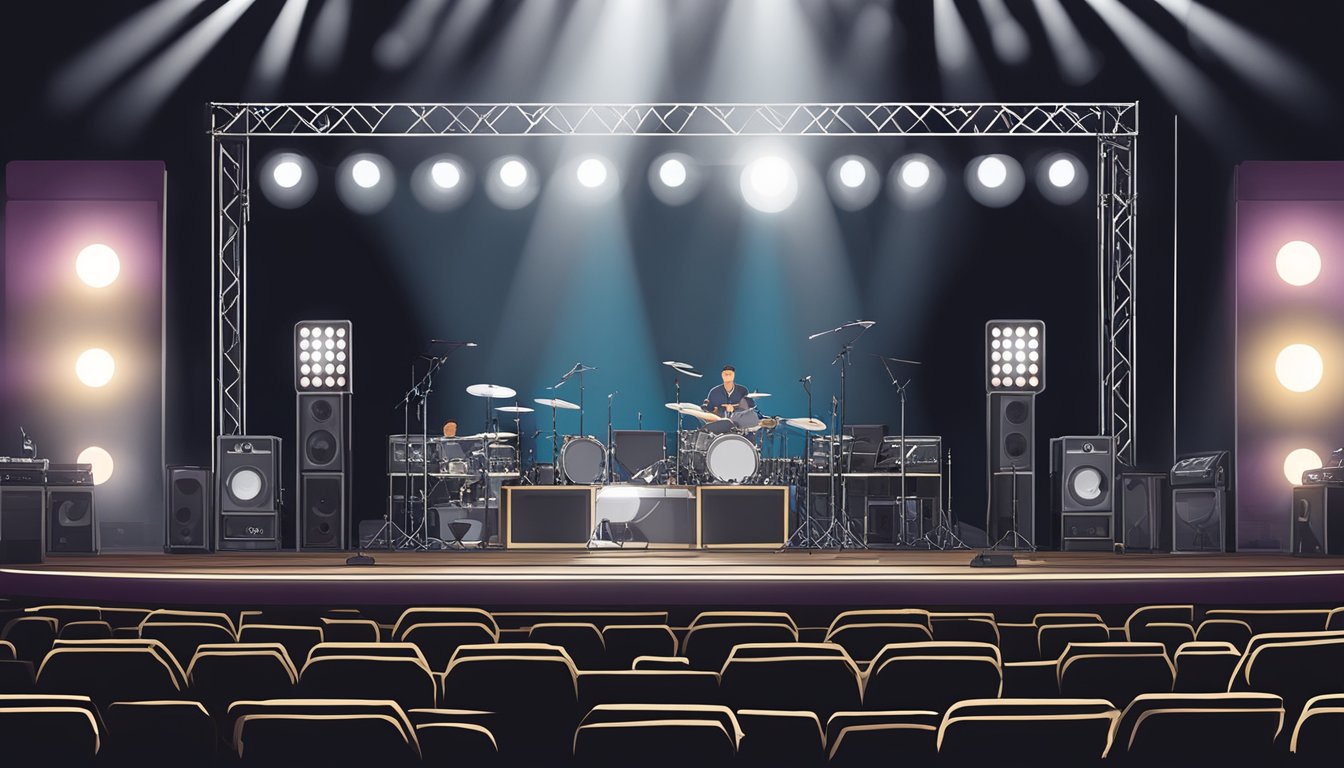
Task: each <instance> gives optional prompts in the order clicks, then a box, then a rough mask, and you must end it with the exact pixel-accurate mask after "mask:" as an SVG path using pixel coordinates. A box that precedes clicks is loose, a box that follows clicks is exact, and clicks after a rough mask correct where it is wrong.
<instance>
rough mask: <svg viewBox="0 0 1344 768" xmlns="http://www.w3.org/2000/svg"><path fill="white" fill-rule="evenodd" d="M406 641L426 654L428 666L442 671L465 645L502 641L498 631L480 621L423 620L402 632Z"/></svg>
mask: <svg viewBox="0 0 1344 768" xmlns="http://www.w3.org/2000/svg"><path fill="white" fill-rule="evenodd" d="M402 639H403V641H404V642H407V643H413V644H414V645H415V646H416V647H417V648H419V649H420V652H421V653H422V654H423V655H424V657H425V661H427V662H428V663H429V668H430V669H433V670H435V671H443V670H445V669H447V668H448V663H449V662H450V661H452V660H453V654H454V653H456V652H457V649H458V648H459V647H461V646H464V645H488V644H493V643H497V642H499V636H498V633H496V632H494V631H493V630H491V629H490V628H489V627H487V626H486V625H484V624H481V623H479V622H456V621H445V622H422V623H419V624H413V625H411V626H410V627H407V628H406V631H405V632H403V633H402Z"/></svg>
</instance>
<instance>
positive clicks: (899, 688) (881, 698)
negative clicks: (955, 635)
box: [863, 655, 1003, 712]
mask: <svg viewBox="0 0 1344 768" xmlns="http://www.w3.org/2000/svg"><path fill="white" fill-rule="evenodd" d="M1002 693H1003V668H1002V666H1001V665H1000V664H999V662H998V661H996V660H995V659H993V658H990V657H987V656H946V655H930V656H893V657H890V658H887V659H885V660H883V661H882V662H881V663H878V664H876V665H874V666H872V667H870V668H869V670H868V673H867V674H866V675H865V682H864V689H863V705H864V707H865V708H867V709H874V710H923V711H933V712H944V711H946V710H947V709H948V707H950V706H952V705H953V704H955V703H957V702H958V701H963V700H966V699H992V698H998V697H999V696H1000V695H1002Z"/></svg>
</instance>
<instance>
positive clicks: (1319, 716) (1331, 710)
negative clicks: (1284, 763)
mask: <svg viewBox="0 0 1344 768" xmlns="http://www.w3.org/2000/svg"><path fill="white" fill-rule="evenodd" d="M1290 722H1291V721H1290ZM1341 733H1344V693H1330V694H1325V695H1322V696H1314V697H1312V698H1311V699H1310V700H1308V701H1307V703H1306V704H1305V705H1304V706H1303V708H1302V715H1301V716H1300V717H1298V719H1297V722H1296V723H1295V724H1294V725H1293V726H1292V734H1291V736H1290V740H1289V743H1288V749H1289V751H1290V752H1291V753H1292V755H1293V758H1294V761H1295V762H1294V764H1295V765H1309V766H1327V765H1329V766H1337V765H1339V760H1340V749H1341V746H1340V744H1341V741H1344V739H1341V738H1340V734H1341Z"/></svg>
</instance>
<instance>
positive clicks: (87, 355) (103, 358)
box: [75, 347, 117, 389]
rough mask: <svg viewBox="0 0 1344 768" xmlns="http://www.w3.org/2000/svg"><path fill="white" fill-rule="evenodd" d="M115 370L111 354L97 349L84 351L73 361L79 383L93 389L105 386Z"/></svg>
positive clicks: (115, 366)
mask: <svg viewBox="0 0 1344 768" xmlns="http://www.w3.org/2000/svg"><path fill="white" fill-rule="evenodd" d="M116 370H117V365H116V361H114V360H113V359H112V355H111V353H109V352H108V351H107V350H105V349H99V348H98V347H94V348H92V349H86V350H84V352H82V353H81V354H80V356H79V357H78V358H77V359H76V360H75V375H76V376H78V377H79V381H80V383H82V384H83V385H84V386H86V387H92V388H94V389H98V388H99V387H105V386H107V383H108V382H109V381H111V380H112V374H113V373H115V372H116Z"/></svg>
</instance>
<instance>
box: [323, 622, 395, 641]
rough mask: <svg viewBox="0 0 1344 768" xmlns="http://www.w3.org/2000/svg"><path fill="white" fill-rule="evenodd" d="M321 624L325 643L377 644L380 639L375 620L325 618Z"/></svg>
mask: <svg viewBox="0 0 1344 768" xmlns="http://www.w3.org/2000/svg"><path fill="white" fill-rule="evenodd" d="M321 622H322V640H323V642H327V641H330V642H334V643H376V642H378V641H379V639H380V637H379V634H378V622H376V621H374V620H373V619H356V618H349V619H344V618H342V619H337V618H328V617H323V618H322V620H321Z"/></svg>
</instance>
